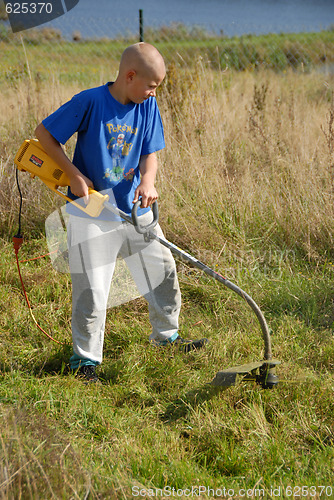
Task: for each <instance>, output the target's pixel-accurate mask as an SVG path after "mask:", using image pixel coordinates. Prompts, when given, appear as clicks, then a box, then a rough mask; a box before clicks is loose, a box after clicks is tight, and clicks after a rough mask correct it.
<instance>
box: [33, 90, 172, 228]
mask: <svg viewBox="0 0 334 500" xmlns="http://www.w3.org/2000/svg"><path fill="white" fill-rule="evenodd" d="M109 85H111V83H107V84H106V85H102V86H100V87H96V88H93V89H89V90H84V91H83V92H80V93H79V94H77V95H75V96H74V97H73V98H72V99H71V100H70V101H69V102H67V103H65V104H63V105H62V106H61V107H60V108H59V109H58V110H57V111H55V112H54V113H52V114H51V115H50V116H48V117H47V118H46V119H45V120H43V125H44V126H45V128H46V129H47V130H48V131H49V132H50V134H51V135H52V136H53V137H54V138H55V139H56V140H57V141H58V142H60V143H61V144H65V143H66V142H67V141H68V139H69V138H70V137H71V136H72V135H73V134H74V133H75V132H77V133H78V135H77V143H76V148H75V152H74V156H73V164H74V165H75V166H76V167H77V168H78V169H79V170H80V172H81V173H83V174H84V175H85V176H86V177H88V178H89V179H90V180H91V181H92V182H93V185H94V188H95V189H96V190H97V191H100V192H103V193H105V192H106V193H107V194H109V195H111V196H110V198H111V199H110V201H111V202H116V205H117V206H118V208H119V209H120V210H122V211H123V212H125V213H127V214H130V213H131V209H132V207H133V203H132V201H133V198H134V192H135V190H136V188H137V186H138V185H139V183H140V171H139V160H140V157H141V156H142V155H147V154H150V153H154V152H156V151H159V150H160V149H163V148H164V147H165V141H164V132H163V126H162V121H161V116H160V112H159V109H158V105H157V103H156V99H155V98H154V97H150V98H149V99H147V100H145V101H144V102H143V103H141V104H135V103H132V102H130V103H129V104H126V105H124V104H121V103H120V102H118V101H117V100H116V99H114V98H113V96H112V95H111V94H110V92H109ZM68 194H69V197H71V198H72V199H75V196H73V195H72V193H71V192H70V189H69V193H68ZM148 210H149V209H148V208H146V209H139V210H138V215H141V214H143V213H145V212H147V211H148ZM69 211H70V212H71V213H75V214H76V215H80V216H85V214H84V213H83V212H82V211H80V210H79V209H76V208H75V207H74V206H73V205H71V207H70V208H69ZM99 218H100V219H107V220H108V219H115V216H114V215H113V214H112V213H111V212H109V211H107V210H106V209H104V210H103V211H102V213H101V215H100V217H99Z"/></svg>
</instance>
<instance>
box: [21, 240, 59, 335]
mask: <svg viewBox="0 0 334 500" xmlns="http://www.w3.org/2000/svg"><path fill="white" fill-rule="evenodd" d="M22 241H23V238H20V237H16V236H14V238H13V242H14V251H15V257H16V264H17V269H18V272H19V277H20V281H21V285H22V290H23V294H24V297H25V299H26V302H27V305H28V308H29V312H30V315H31V317H32V319H33V320H34V323H35V325H36V326H37V328H38V329H39V330H40V331H41V332H42V333H44V335H46V336H47V337H48V338H49V339H50V340H53V342H56V343H57V344H60V345H64V344H63V342H59V340H56V339H54V338H53V337H51V335H49V334H48V333H47V332H46V331H45V330H43V328H42V327H41V326H40V325H39V324H38V322H37V320H36V318H35V316H34V314H33V312H32V308H31V305H30V302H29V299H28V295H27V292H26V289H25V286H24V283H23V279H22V275H21V269H20V262H19V258H18V252H19V248H20V246H21V245H22Z"/></svg>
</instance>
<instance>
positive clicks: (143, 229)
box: [131, 200, 159, 234]
mask: <svg viewBox="0 0 334 500" xmlns="http://www.w3.org/2000/svg"><path fill="white" fill-rule="evenodd" d="M140 205H141V200H138V201H136V203H135V204H134V205H133V208H132V210H131V217H132V223H133V225H134V227H135V230H136V231H137V233H139V234H146V233H148V232H149V231H150V230H151V229H153V228H154V227H155V226H156V225H157V224H158V220H159V209H158V202H157V201H155V202H154V203H153V204H152V205H151V209H152V212H153V220H152V222H151V223H150V224H148V225H147V226H142V225H141V224H140V223H139V218H138V208H139V207H140Z"/></svg>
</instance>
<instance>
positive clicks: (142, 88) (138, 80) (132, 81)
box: [127, 71, 165, 104]
mask: <svg viewBox="0 0 334 500" xmlns="http://www.w3.org/2000/svg"><path fill="white" fill-rule="evenodd" d="M164 78H165V72H164V71H160V73H156V74H155V75H140V74H138V73H135V72H133V74H129V75H128V93H127V94H128V98H129V100H130V101H132V102H134V103H135V104H141V103H142V102H144V101H145V100H146V99H149V98H150V97H155V95H156V90H157V88H158V87H159V85H160V84H161V82H162V80H163V79H164Z"/></svg>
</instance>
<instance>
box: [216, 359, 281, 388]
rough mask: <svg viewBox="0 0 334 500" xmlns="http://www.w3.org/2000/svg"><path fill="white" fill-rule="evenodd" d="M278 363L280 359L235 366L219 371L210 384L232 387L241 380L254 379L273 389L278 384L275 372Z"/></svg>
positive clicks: (253, 380)
mask: <svg viewBox="0 0 334 500" xmlns="http://www.w3.org/2000/svg"><path fill="white" fill-rule="evenodd" d="M278 364H279V361H275V360H262V361H255V362H254V363H248V364H246V365H239V366H233V367H232V368H227V369H226V370H222V371H219V372H218V373H217V374H216V376H215V378H214V379H213V380H212V381H211V382H210V384H211V385H212V386H214V387H231V386H232V385H236V383H237V382H239V381H252V382H256V383H257V384H260V385H261V386H262V388H263V389H272V388H273V387H274V386H275V385H277V384H278V377H277V376H276V375H275V373H274V371H275V366H276V365H278Z"/></svg>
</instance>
